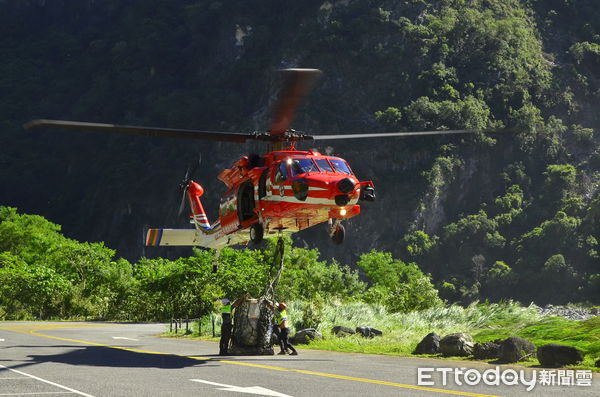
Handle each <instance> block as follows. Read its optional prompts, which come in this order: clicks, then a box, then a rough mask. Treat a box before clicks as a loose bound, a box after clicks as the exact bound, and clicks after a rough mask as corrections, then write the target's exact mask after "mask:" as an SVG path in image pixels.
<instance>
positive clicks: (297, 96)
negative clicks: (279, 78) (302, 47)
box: [270, 69, 321, 135]
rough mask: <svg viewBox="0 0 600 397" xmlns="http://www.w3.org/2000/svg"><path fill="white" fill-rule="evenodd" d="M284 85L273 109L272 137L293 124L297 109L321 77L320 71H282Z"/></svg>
mask: <svg viewBox="0 0 600 397" xmlns="http://www.w3.org/2000/svg"><path fill="white" fill-rule="evenodd" d="M280 72H281V73H282V74H283V78H284V83H283V88H282V89H281V91H279V95H278V98H277V103H276V105H275V106H274V108H273V122H272V124H271V130H270V133H271V135H278V134H283V133H284V132H285V131H286V130H287V129H288V128H289V126H290V124H291V123H292V120H293V119H294V115H295V114H296V109H297V108H298V105H299V104H300V101H301V100H302V98H304V97H305V96H306V95H307V94H308V93H309V92H310V91H311V90H312V88H313V87H314V85H315V83H316V82H317V79H318V78H319V77H320V76H321V71H320V70H319V69H282V70H280Z"/></svg>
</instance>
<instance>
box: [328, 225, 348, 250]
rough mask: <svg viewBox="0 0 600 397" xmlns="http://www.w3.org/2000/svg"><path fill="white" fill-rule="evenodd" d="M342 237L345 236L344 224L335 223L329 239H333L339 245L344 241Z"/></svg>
mask: <svg viewBox="0 0 600 397" xmlns="http://www.w3.org/2000/svg"><path fill="white" fill-rule="evenodd" d="M344 237H346V229H345V228H344V225H337V226H336V228H335V230H334V231H333V234H332V235H331V241H333V243H334V244H337V245H339V244H341V243H343V242H344Z"/></svg>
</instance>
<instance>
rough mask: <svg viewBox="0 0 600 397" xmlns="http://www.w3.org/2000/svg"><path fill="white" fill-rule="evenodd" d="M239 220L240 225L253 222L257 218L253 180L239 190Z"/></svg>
mask: <svg viewBox="0 0 600 397" xmlns="http://www.w3.org/2000/svg"><path fill="white" fill-rule="evenodd" d="M237 204H238V208H237V209H238V218H239V221H240V223H242V222H245V221H248V220H251V219H252V218H255V217H256V214H255V213H254V207H255V203H254V184H252V180H250V179H249V180H247V181H246V182H244V183H242V184H241V185H240V187H239V189H238V197H237Z"/></svg>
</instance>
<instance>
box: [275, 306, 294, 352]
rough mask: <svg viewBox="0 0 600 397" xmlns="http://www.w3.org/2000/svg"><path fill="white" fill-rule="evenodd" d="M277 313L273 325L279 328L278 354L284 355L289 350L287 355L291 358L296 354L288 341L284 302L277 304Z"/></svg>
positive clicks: (288, 330) (288, 331)
mask: <svg viewBox="0 0 600 397" xmlns="http://www.w3.org/2000/svg"><path fill="white" fill-rule="evenodd" d="M278 308H279V311H278V312H277V313H276V314H275V324H276V326H277V327H278V328H279V346H280V347H281V351H280V352H279V354H286V352H287V351H288V350H291V353H289V354H290V355H292V356H297V355H298V352H297V351H296V349H295V348H294V346H292V344H291V343H290V341H289V340H288V337H289V333H290V329H289V327H288V318H287V310H286V309H287V305H286V304H285V302H279V306H278Z"/></svg>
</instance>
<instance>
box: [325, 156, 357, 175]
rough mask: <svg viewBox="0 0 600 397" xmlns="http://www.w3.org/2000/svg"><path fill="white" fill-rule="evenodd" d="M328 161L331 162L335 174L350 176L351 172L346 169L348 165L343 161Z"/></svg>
mask: <svg viewBox="0 0 600 397" xmlns="http://www.w3.org/2000/svg"><path fill="white" fill-rule="evenodd" d="M329 161H331V164H332V165H333V168H335V170H336V171H337V172H341V173H342V174H348V175H352V171H350V167H348V164H346V162H345V161H344V160H340V159H329Z"/></svg>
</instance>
